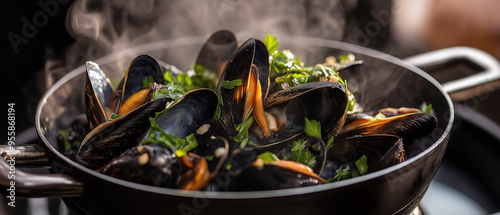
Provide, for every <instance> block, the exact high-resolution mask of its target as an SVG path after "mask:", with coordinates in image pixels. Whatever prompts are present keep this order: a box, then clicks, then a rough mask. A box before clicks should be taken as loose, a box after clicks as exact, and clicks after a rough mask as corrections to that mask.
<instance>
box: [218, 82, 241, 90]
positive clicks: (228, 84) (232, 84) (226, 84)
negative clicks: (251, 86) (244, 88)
mask: <svg viewBox="0 0 500 215" xmlns="http://www.w3.org/2000/svg"><path fill="white" fill-rule="evenodd" d="M241 85H243V82H241V79H235V80H232V81H228V80H224V81H222V83H221V86H222V87H223V88H225V89H229V90H230V89H234V88H235V87H237V86H241Z"/></svg>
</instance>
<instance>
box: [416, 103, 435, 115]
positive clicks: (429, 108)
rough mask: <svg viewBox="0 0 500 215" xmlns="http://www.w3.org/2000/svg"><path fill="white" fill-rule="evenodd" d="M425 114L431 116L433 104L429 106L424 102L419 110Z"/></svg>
mask: <svg viewBox="0 0 500 215" xmlns="http://www.w3.org/2000/svg"><path fill="white" fill-rule="evenodd" d="M419 109H420V110H421V111H422V112H423V113H428V114H430V113H431V112H432V104H430V103H429V104H427V102H424V103H422V104H421V105H420V108H419Z"/></svg>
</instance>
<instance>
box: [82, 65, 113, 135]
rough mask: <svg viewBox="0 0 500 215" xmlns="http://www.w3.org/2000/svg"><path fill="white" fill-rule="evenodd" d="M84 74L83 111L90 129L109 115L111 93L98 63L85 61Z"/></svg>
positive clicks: (108, 83) (107, 81) (110, 88)
mask: <svg viewBox="0 0 500 215" xmlns="http://www.w3.org/2000/svg"><path fill="white" fill-rule="evenodd" d="M86 67H87V72H86V76H85V94H84V95H85V96H84V98H85V104H86V106H85V107H86V108H85V113H86V115H87V119H88V121H89V127H90V129H94V128H95V127H97V126H98V125H99V124H101V123H103V122H106V120H108V118H109V117H110V115H111V111H110V109H109V101H108V100H109V98H110V97H111V94H112V93H113V88H112V86H111V82H110V80H109V79H108V77H106V75H105V74H104V72H103V71H102V70H101V68H100V67H99V65H98V64H97V63H95V62H92V61H87V63H86Z"/></svg>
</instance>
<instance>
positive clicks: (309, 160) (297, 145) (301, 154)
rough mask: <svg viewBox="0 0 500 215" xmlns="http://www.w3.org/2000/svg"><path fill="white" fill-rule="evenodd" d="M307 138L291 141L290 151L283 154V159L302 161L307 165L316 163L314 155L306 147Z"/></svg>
mask: <svg viewBox="0 0 500 215" xmlns="http://www.w3.org/2000/svg"><path fill="white" fill-rule="evenodd" d="M306 146H307V140H305V139H299V140H297V141H294V142H293V143H292V148H291V153H290V155H289V156H284V158H283V159H284V160H290V161H295V162H299V163H302V164H304V165H307V166H309V167H311V168H312V167H314V166H315V165H316V156H314V155H313V154H312V153H311V152H310V151H309V149H307V148H306Z"/></svg>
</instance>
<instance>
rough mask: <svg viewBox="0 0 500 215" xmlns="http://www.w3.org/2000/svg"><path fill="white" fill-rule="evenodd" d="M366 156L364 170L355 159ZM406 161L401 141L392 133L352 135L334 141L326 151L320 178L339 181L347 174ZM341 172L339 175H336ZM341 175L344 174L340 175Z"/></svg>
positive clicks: (378, 168) (373, 169)
mask: <svg viewBox="0 0 500 215" xmlns="http://www.w3.org/2000/svg"><path fill="white" fill-rule="evenodd" d="M363 156H366V160H365V161H366V163H365V164H366V166H365V168H367V169H365V170H360V169H359V166H360V165H359V164H357V163H356V162H358V160H360V158H361V157H363ZM404 160H406V156H405V150H404V148H403V141H402V139H401V138H399V137H397V136H394V135H368V136H355V137H350V138H346V139H343V140H340V141H336V142H335V144H334V145H333V147H332V148H331V149H330V150H329V151H328V154H327V158H326V163H325V167H324V169H323V172H322V173H321V177H322V178H325V179H334V180H340V179H345V178H343V177H345V176H346V175H349V176H352V174H356V175H359V174H366V173H370V172H375V171H378V170H381V169H383V168H386V167H389V166H392V165H394V164H398V163H401V162H403V161H404ZM339 173H340V174H339ZM342 174H344V175H342Z"/></svg>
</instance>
